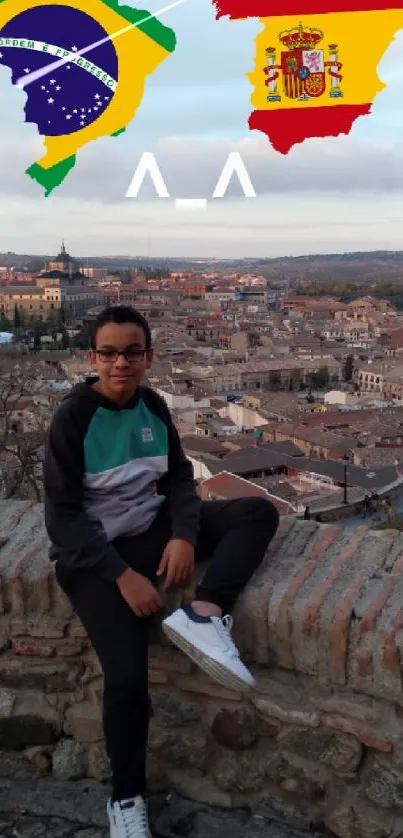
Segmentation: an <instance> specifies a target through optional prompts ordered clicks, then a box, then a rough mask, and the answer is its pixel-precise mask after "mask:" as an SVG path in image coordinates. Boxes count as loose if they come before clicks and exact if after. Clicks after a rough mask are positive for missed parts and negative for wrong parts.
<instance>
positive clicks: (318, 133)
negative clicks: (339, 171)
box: [249, 104, 371, 154]
mask: <svg viewBox="0 0 403 838" xmlns="http://www.w3.org/2000/svg"><path fill="white" fill-rule="evenodd" d="M370 110H371V104H363V105H362V104H361V105H333V107H326V106H324V107H323V108H321V107H319V108H309V110H299V111H298V113H297V114H296V111H295V108H283V109H281V110H275V111H253V112H252V113H251V115H250V117H249V128H250V130H251V131H253V130H256V131H261V132H262V133H263V134H266V135H267V136H268V138H269V140H270V142H271V144H272V146H273V148H274V149H275V150H276V151H279V152H280V153H281V154H288V152H289V151H290V149H291V148H292V146H294V145H296V144H297V143H302V142H303V141H304V140H306V139H308V138H311V137H337V136H338V135H339V134H349V133H350V131H351V127H352V125H353V122H354V121H355V120H356V119H358V117H359V116H366V115H367V114H369V112H370Z"/></svg>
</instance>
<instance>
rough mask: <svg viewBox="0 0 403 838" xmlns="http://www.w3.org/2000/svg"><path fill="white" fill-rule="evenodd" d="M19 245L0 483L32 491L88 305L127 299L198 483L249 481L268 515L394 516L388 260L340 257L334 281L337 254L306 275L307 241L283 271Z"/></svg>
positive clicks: (73, 372)
mask: <svg viewBox="0 0 403 838" xmlns="http://www.w3.org/2000/svg"><path fill="white" fill-rule="evenodd" d="M24 258H25V262H26V263H25V264H24V259H22V260H21V258H17V257H16V258H15V261H16V262H17V263H18V264H17V266H14V265H12V264H10V262H11V261H12V255H10V254H8V255H7V258H4V259H3V263H4V264H3V265H1V264H0V331H1V332H2V334H3V341H4V342H3V343H2V344H1V354H2V359H1V367H2V376H3V379H4V380H7V381H9V384H8V387H7V388H6V390H5V395H4V396H3V425H4V426H7V428H8V435H9V437H10V438H9V439H7V440H5V442H4V444H3V450H2V451H1V454H0V463H1V485H2V496H3V498H8V497H18V498H22V499H24V498H25V497H26V496H27V497H32V492H33V493H34V497H35V498H36V499H37V500H39V499H41V497H42V494H41V478H40V472H41V468H40V463H41V451H42V446H43V434H44V432H45V428H46V425H47V423H48V422H49V420H50V417H51V415H52V412H53V410H54V409H55V407H56V406H57V404H58V402H59V400H60V398H62V397H63V395H65V393H66V390H68V389H69V387H71V386H72V385H73V384H74V383H76V382H77V381H79V380H81V379H82V378H83V376H85V375H87V374H89V373H90V368H89V362H88V358H87V349H88V346H89V336H90V332H91V324H92V323H93V322H94V320H95V318H96V316H97V314H98V313H99V312H100V311H101V310H102V308H103V307H105V306H107V305H116V304H124V305H129V306H132V307H135V308H136V309H137V310H138V311H140V312H141V314H143V315H144V316H145V317H146V318H147V320H148V321H149V323H150V326H151V329H152V332H153V339H154V346H155V360H154V363H153V367H152V369H151V370H150V373H149V384H150V385H151V386H152V387H153V388H154V389H155V390H156V391H157V392H158V393H159V394H160V395H161V396H162V397H163V398H164V400H165V401H166V403H167V405H168V407H169V409H170V410H171V413H172V416H173V419H174V421H175V424H176V427H177V429H178V431H179V434H180V436H181V438H182V442H183V446H184V450H185V452H186V454H187V455H188V457H189V458H190V460H191V462H192V465H193V468H194V474H195V479H196V481H197V484H198V487H199V492H200V495H201V497H203V498H206V499H208V498H233V497H237V496H244V495H245V494H247V495H250V496H261V497H266V498H269V499H270V500H271V501H272V502H273V503H274V504H275V506H276V507H277V509H278V511H279V513H280V515H289V514H298V515H301V514H304V515H305V516H307V517H310V516H314V517H316V518H317V519H318V520H331V519H333V518H334V517H340V518H342V519H343V520H344V521H345V525H346V526H348V525H349V526H354V525H356V523H357V521H358V520H359V518H360V515H365V516H366V515H367V514H371V516H372V517H373V519H374V523H375V524H378V526H382V525H385V523H386V521H389V523H390V521H391V520H392V518H393V520H394V521H395V525H396V526H398V525H399V522H400V519H399V512H400V507H399V501H398V500H397V501H396V500H395V501H391V499H390V492H391V491H392V489H395V488H396V487H397V486H399V485H400V481H401V479H402V480H403V470H402V469H403V456H402V444H403V443H402V438H403V307H402V308H401V307H400V306H399V303H401V302H402V296H399V293H400V288H399V283H398V280H397V279H396V277H395V274H396V272H397V273H398V267H399V263H398V262H396V261H393V260H392V261H391V263H390V265H389V268H388V272H387V275H386V278H385V279H384V280H382V279H381V281H379V280H378V281H377V282H374V281H373V278H374V270H373V269H371V268H370V267H369V266H367V270H366V272H365V268H364V269H363V274H362V275H361V277H360V280H359V281H357V282H354V281H353V282H351V280H350V281H349V280H348V277H349V275H350V276H351V260H350V261H349V262H348V264H349V273H348V272H347V273H346V279H345V280H344V282H343V280H342V279H341V278H340V272H341V273H342V272H343V268H342V266H341V265H342V262H341V259H339V260H338V261H337V268H332V266H331V262H330V263H329V270H330V271H331V272H333V274H332V275H333V276H334V277H336V278H337V279H336V281H334V280H333V282H331V281H328V282H326V281H324V279H323V275H324V274H323V266H322V268H320V269H318V268H317V270H316V273H317V274H318V277H319V278H318V279H316V280H315V281H311V280H310V279H307V276H308V277H309V276H311V275H312V274H313V275H314V276H315V272H314V270H313V268H312V264H315V261H314V260H315V257H312V259H311V262H310V261H309V258H307V257H305V260H304V261H303V262H302V263H301V264H300V266H299V270H298V271H296V270H295V269H294V271H293V273H291V272H290V273H289V275H287V268H284V267H282V268H281V272H280V270H273V266H272V264H271V261H270V260H268V262H267V264H266V265H265V264H264V262H262V260H260V262H259V263H258V269H256V268H254V266H253V262H252V261H251V260H250V261H249V262H248V263H247V266H246V267H243V266H242V263H241V264H237V265H236V266H235V268H234V267H231V265H228V263H223V264H221V263H220V262H219V260H217V262H216V263H215V265H214V264H209V265H204V264H203V263H202V264H201V265H197V262H195V264H193V265H192V264H189V265H188V267H187V268H186V267H185V265H186V260H183V264H182V265H181V269H180V270H179V269H177V268H176V267H175V265H174V264H173V263H172V260H171V263H169V262H168V264H169V267H168V265H165V266H164V264H163V260H161V259H159V260H156V261H155V262H154V263H152V262H151V263H150V262H149V263H148V265H145V266H144V265H143V266H141V265H138V266H137V267H132V266H130V265H131V262H133V261H134V260H128V262H127V264H126V266H125V267H122V264H121V263H122V262H123V265H124V259H123V260H122V259H119V260H118V262H117V264H118V267H116V265H114V260H113V259H111V258H108V259H106V260H105V263H106V264H105V265H102V264H100V263H101V262H102V260H101V259H99V258H98V259H96V260H91V259H87V260H86V261H85V263H83V262H80V260H78V259H75V258H74V257H73V256H71V255H70V254H69V253H68V251H67V249H66V246H65V243H64V242H62V244H61V246H60V251H59V253H58V255H56V256H54V257H53V258H49V259H44V260H41V259H38V258H37V257H24ZM0 261H1V260H0ZM174 261H175V260H174ZM94 262H95V265H94V264H92V263H94ZM280 262H281V260H280ZM296 262H297V263H298V260H296ZM119 265H120V266H119ZM33 267H34V268H35V267H36V270H32V268H33ZM389 276H390V277H391V278H392V282H391V279H390V278H389ZM337 291H338V292H339V293H335V292H337ZM371 291H372V293H371ZM382 292H384V294H383V293H382ZM11 369H12V370H13V375H12V376H10V370H11ZM16 370H19V371H20V375H19V377H18V378H17V376H16V375H15V371H16ZM9 414H10V415H9ZM19 434H20V435H21V438H22V439H23V441H24V444H23V446H22V448H23V450H21V439H19V436H18V435H19ZM26 449H27V450H26ZM27 458H28V462H26V460H27ZM392 493H393V494H395V495H396V492H392ZM398 494H399V493H397V495H398ZM374 497H375V501H374V500H373V498H374ZM346 501H347V502H346ZM402 511H403V510H402Z"/></svg>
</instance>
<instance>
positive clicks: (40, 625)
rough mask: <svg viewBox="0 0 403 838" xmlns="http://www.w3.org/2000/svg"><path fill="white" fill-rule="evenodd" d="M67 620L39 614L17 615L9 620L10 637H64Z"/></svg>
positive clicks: (46, 638) (51, 638)
mask: <svg viewBox="0 0 403 838" xmlns="http://www.w3.org/2000/svg"><path fill="white" fill-rule="evenodd" d="M66 625H67V620H64V619H62V618H58V617H50V616H48V615H46V616H45V615H43V616H42V615H41V616H38V617H31V618H30V619H29V618H21V617H17V618H14V619H13V620H11V622H10V636H11V637H13V638H14V637H24V636H26V637H35V638H41V639H45V640H54V639H57V638H62V637H64V632H65V628H66Z"/></svg>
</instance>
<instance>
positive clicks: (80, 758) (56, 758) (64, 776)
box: [52, 739, 86, 780]
mask: <svg viewBox="0 0 403 838" xmlns="http://www.w3.org/2000/svg"><path fill="white" fill-rule="evenodd" d="M85 769H86V759H85V751H84V748H82V746H81V745H80V744H79V742H76V740H75V739H60V741H59V742H58V743H57V745H56V747H55V749H54V751H53V754H52V773H53V776H54V777H55V778H56V780H80V779H81V777H83V776H85Z"/></svg>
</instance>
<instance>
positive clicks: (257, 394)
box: [0, 240, 403, 838]
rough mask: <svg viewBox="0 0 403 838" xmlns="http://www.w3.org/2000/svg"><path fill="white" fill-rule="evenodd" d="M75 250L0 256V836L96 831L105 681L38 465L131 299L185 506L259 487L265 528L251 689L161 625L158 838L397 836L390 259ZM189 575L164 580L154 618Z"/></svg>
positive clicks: (402, 514) (154, 777)
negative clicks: (187, 481) (65, 576)
mask: <svg viewBox="0 0 403 838" xmlns="http://www.w3.org/2000/svg"><path fill="white" fill-rule="evenodd" d="M71 250H72V248H71V246H70V244H69V241H68V240H66V241H65V240H62V241H60V242H58V241H56V242H55V247H54V254H53V255H52V254H50V255H49V254H42V255H35V254H29V253H28V254H16V253H14V252H12V251H9V252H7V253H3V254H0V430H1V435H0V440H1V442H0V606H1V608H0V611H1V614H0V640H1V648H0V813H1V818H0V833H1V835H2V836H4V838H13V836H21V838H31V836H32V838H33V836H38V838H55V836H60V838H106V836H109V834H110V833H109V830H108V829H107V816H106V813H105V805H104V804H105V798H106V794H107V788H109V786H108V783H109V782H110V776H111V775H110V764H109V760H108V757H107V753H106V750H105V744H104V740H103V727H102V717H101V709H100V706H101V698H102V691H103V678H102V671H101V669H100V664H99V661H98V659H97V657H96V655H95V652H94V650H93V648H92V647H91V643H90V641H89V638H88V636H87V634H86V630H85V629H84V626H83V625H82V624H81V623H80V620H79V619H78V617H77V615H76V613H75V612H74V610H72V607H71V605H70V604H69V602H68V601H67V598H66V597H65V596H64V594H63V592H62V590H61V589H60V588H59V586H58V584H57V583H56V581H55V580H56V577H55V573H54V570H53V566H52V565H51V562H50V561H49V539H48V536H47V533H46V530H45V524H44V509H43V501H44V486H43V476H42V475H43V460H44V452H45V440H46V434H47V430H48V428H49V424H50V422H51V420H52V417H53V415H54V413H55V411H56V409H57V408H58V406H59V405H60V402H61V401H62V400H63V398H64V397H65V396H66V395H67V394H68V393H69V392H70V390H71V389H72V388H73V387H74V386H75V385H76V384H79V383H80V382H82V381H84V380H86V379H88V377H89V376H90V375H91V366H90V360H89V355H88V349H89V347H90V338H91V331H92V327H93V324H94V322H95V320H96V318H97V316H98V315H99V313H100V312H102V310H103V309H104V308H105V307H106V306H116V305H125V306H129V307H132V308H134V309H136V310H137V311H138V312H140V314H141V315H143V316H144V317H145V318H146V319H147V321H148V322H149V325H150V329H151V335H152V345H153V348H154V360H153V363H152V366H151V367H150V368H149V369H148V371H147V377H146V379H145V384H146V385H148V386H149V387H151V388H152V389H153V390H154V391H156V393H157V394H159V396H160V397H161V398H162V399H163V401H164V402H165V405H166V406H167V407H168V409H169V411H170V414H171V416H172V419H173V422H174V424H175V426H176V429H177V431H178V434H179V437H180V440H181V444H182V447H183V450H184V452H185V454H186V456H187V458H188V460H189V461H190V463H191V465H192V468H193V474H194V480H195V483H196V488H197V492H198V494H199V497H200V498H201V499H202V500H204V501H206V502H207V504H208V502H209V501H214V500H221V501H234V500H236V499H239V498H244V499H248V498H249V499H253V504H254V505H255V502H256V500H257V501H258V499H262V500H264V501H269V502H270V503H271V505H272V506H274V507H275V509H276V510H277V513H278V516H279V524H278V530H277V532H276V534H275V535H274V538H273V541H272V542H271V543H270V544H269V548H268V550H267V553H266V555H265V557H264V559H263V562H262V565H261V567H260V568H258V570H257V572H256V574H255V575H254V576H253V577H252V579H251V580H250V582H249V583H248V585H247V587H246V589H245V591H244V592H243V593H242V594H241V596H240V599H239V601H238V602H237V604H236V606H235V609H234V639H235V640H236V643H237V645H238V646H239V648H240V650H241V652H242V656H243V659H244V660H245V661H246V662H247V663H248V666H250V669H251V672H252V673H253V677H254V679H255V688H254V689H253V690H252V691H251V692H250V693H248V695H246V696H245V695H243V694H242V693H235V692H234V691H232V690H231V689H230V688H226V687H224V686H223V685H220V684H218V683H216V682H215V681H214V680H213V679H212V678H210V677H209V676H208V675H206V674H205V673H203V672H201V671H200V670H199V668H198V667H197V666H196V664H195V663H194V662H192V660H191V659H188V658H187V657H186V656H185V655H183V654H182V653H181V652H180V651H178V650H176V649H174V648H172V646H171V645H170V644H169V643H167V642H164V641H163V640H161V634H162V632H161V630H160V625H159V624H158V623H157V624H156V625H155V624H153V625H152V626H151V627H150V646H149V664H148V665H149V669H148V683H149V694H150V699H151V703H152V716H151V718H150V732H149V743H148V780H149V787H150V797H149V812H150V820H151V824H152V828H153V830H154V831H153V835H155V836H158V838H174V836H176V838H177V837H178V836H181V838H205V836H206V835H207V834H209V833H211V834H214V835H216V834H217V835H218V834H220V836H222V838H241V836H243V835H246V836H248V838H266V836H268V835H270V838H309V836H314V838H397V836H398V835H400V834H401V808H402V797H401V790H402V788H403V785H402V783H403V775H402V761H401V740H402V736H403V727H402V719H403V697H402V659H403V616H402V605H401V604H402V600H403V578H402V573H401V570H402V568H403V562H402V557H403V291H402V288H403V285H402V277H403V253H401V252H399V251H396V252H392V251H379V252H375V251H374V252H365V253H364V252H363V253H360V252H357V253H344V254H343V253H342V254H340V253H339V254H329V255H323V254H322V255H314V254H313V255H311V256H301V257H283V258H271V259H269V258H267V259H263V258H259V259H252V258H248V259H246V258H245V259H240V260H221V259H218V258H210V259H208V258H206V257H204V258H200V259H198V258H196V257H192V258H190V257H189V258H185V257H180V258H175V259H174V258H171V257H170V258H166V259H164V258H162V257H159V258H154V259H153V258H152V257H150V256H149V255H148V256H147V257H146V256H144V257H143V256H138V257H125V256H116V257H112V256H105V258H102V257H101V256H97V257H91V256H81V255H75V254H74V252H73V253H72V252H71ZM119 354H122V353H119ZM164 409H165V406H164ZM142 431H143V432H144V431H149V433H150V434H151V430H150V429H147V428H143V429H142ZM259 505H260V508H262V506H264V508H265V510H267V509H268V508H269V506H268V505H267V504H260V501H258V506H259ZM232 508H233V507H232ZM270 508H271V510H272V507H270ZM272 512H273V510H272ZM202 564H203V562H202ZM105 584H106V583H105ZM108 584H110V583H109V582H108ZM192 585H193V580H192V581H191V583H190V582H189V587H186V589H184V588H180V590H178V589H176V590H173V591H172V593H168V594H167V595H166V598H165V599H164V612H163V613H171V612H172V610H173V608H176V607H177V606H178V603H179V602H180V603H184V602H186V603H187V602H188V601H191V600H192V591H193V588H192ZM158 619H159V618H158ZM224 620H227V618H224ZM231 626H232V623H231ZM108 631H109V629H108ZM231 642H232V641H231ZM83 791H84V792H85V793H83ZM111 834H113V833H111ZM120 834H122V835H123V834H124V833H123V832H122V833H119V835H120ZM126 834H127V835H129V834H133V835H134V834H136V835H139V836H140V834H141V835H142V836H143V835H147V836H149V834H150V833H149V832H148V830H147V831H146V832H144V830H143V831H142V832H136V833H134V832H133V831H132V832H127V831H126Z"/></svg>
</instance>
